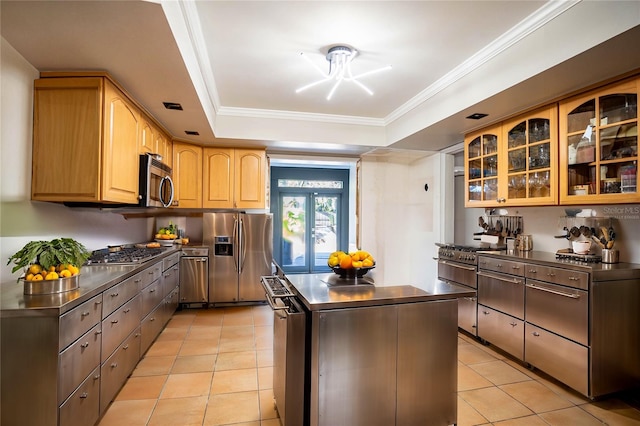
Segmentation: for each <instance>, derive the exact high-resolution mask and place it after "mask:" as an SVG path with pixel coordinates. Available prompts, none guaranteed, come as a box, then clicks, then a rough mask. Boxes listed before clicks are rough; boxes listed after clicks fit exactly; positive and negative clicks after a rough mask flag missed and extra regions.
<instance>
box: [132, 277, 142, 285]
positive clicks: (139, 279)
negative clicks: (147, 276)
mask: <svg viewBox="0 0 640 426" xmlns="http://www.w3.org/2000/svg"><path fill="white" fill-rule="evenodd" d="M140 281H142V278H138V279H137V280H133V282H134V283H136V284H138V283H139V282H140Z"/></svg>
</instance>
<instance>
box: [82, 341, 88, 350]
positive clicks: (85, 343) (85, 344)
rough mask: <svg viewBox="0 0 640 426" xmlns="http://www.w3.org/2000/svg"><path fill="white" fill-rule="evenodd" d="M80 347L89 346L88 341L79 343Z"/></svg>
mask: <svg viewBox="0 0 640 426" xmlns="http://www.w3.org/2000/svg"><path fill="white" fill-rule="evenodd" d="M80 347H81V348H83V349H84V348H88V347H89V342H84V343H83V344H81V345H80Z"/></svg>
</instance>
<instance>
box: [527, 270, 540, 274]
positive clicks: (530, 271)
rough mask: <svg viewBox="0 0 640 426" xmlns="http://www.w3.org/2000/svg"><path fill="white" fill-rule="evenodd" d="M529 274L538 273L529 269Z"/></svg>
mask: <svg viewBox="0 0 640 426" xmlns="http://www.w3.org/2000/svg"><path fill="white" fill-rule="evenodd" d="M529 273H530V274H537V273H538V271H536V270H535V269H529Z"/></svg>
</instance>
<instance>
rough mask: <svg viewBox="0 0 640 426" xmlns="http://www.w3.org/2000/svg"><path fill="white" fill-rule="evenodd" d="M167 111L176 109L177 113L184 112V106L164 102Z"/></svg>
mask: <svg viewBox="0 0 640 426" xmlns="http://www.w3.org/2000/svg"><path fill="white" fill-rule="evenodd" d="M162 104H163V105H164V107H165V108H166V109H174V110H176V111H182V105H180V104H179V103H177V102H163V103H162Z"/></svg>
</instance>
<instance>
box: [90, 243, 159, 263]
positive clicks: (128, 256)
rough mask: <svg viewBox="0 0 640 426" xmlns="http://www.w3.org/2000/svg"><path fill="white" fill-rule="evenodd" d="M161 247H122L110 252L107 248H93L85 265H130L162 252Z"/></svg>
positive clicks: (149, 258)
mask: <svg viewBox="0 0 640 426" xmlns="http://www.w3.org/2000/svg"><path fill="white" fill-rule="evenodd" d="M162 251H163V250H162V249H161V248H136V247H123V248H122V249H120V250H119V251H115V252H110V251H109V249H100V250H95V251H94V252H93V253H92V254H91V257H89V259H88V260H87V265H103V264H111V265H130V264H136V263H143V262H145V261H147V260H151V259H152V258H153V257H155V256H158V255H159V254H162Z"/></svg>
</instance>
